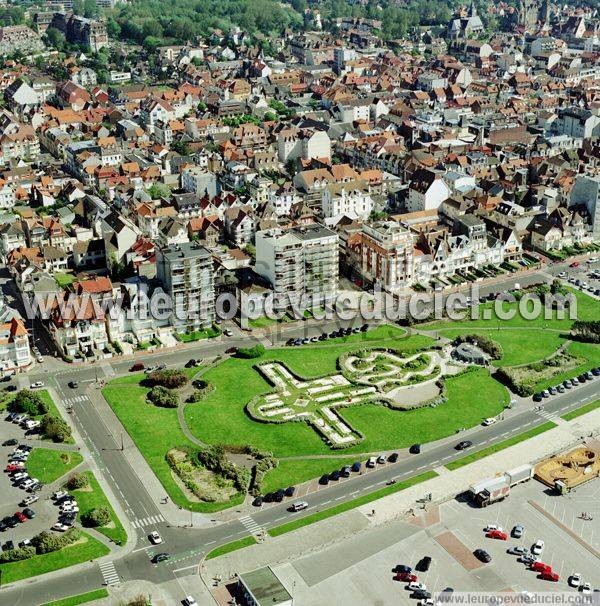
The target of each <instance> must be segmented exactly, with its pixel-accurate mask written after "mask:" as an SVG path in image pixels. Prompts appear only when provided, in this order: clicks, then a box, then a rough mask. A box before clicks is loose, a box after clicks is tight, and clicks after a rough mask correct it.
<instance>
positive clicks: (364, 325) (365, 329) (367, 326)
mask: <svg viewBox="0 0 600 606" xmlns="http://www.w3.org/2000/svg"><path fill="white" fill-rule="evenodd" d="M360 330H361V332H367V330H369V325H368V324H363V325H362V326H361V327H360Z"/></svg>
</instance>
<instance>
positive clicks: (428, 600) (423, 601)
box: [418, 598, 433, 606]
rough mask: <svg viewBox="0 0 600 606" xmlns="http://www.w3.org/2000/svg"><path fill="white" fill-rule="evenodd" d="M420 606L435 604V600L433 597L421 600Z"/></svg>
mask: <svg viewBox="0 0 600 606" xmlns="http://www.w3.org/2000/svg"><path fill="white" fill-rule="evenodd" d="M418 606H433V600H432V599H431V598H427V599H426V600H420V601H419V604H418Z"/></svg>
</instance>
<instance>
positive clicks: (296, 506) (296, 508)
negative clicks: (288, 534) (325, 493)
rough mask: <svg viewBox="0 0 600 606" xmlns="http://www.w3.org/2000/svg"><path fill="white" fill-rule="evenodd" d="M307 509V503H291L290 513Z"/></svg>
mask: <svg viewBox="0 0 600 606" xmlns="http://www.w3.org/2000/svg"><path fill="white" fill-rule="evenodd" d="M307 507H308V503H307V502H306V501H297V502H296V503H292V507H291V510H292V511H302V510H303V509H306V508H307Z"/></svg>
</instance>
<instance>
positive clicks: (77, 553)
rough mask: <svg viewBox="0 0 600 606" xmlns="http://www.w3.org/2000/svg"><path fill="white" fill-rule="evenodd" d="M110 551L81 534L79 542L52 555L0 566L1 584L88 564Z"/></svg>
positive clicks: (47, 554)
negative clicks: (0, 573)
mask: <svg viewBox="0 0 600 606" xmlns="http://www.w3.org/2000/svg"><path fill="white" fill-rule="evenodd" d="M109 552H110V549H109V548H108V547H106V545H104V544H103V543H101V542H100V541H98V540H96V539H94V538H93V537H91V536H90V535H89V534H87V533H85V532H84V533H82V539H81V542H77V543H74V544H72V545H69V546H68V547H65V548H64V549H60V550H59V551H53V552H52V553H46V554H44V555H36V556H33V557H32V558H29V559H28V560H21V561H19V562H8V563H6V564H0V570H1V571H2V583H3V584H8V583H14V582H15V581H20V580H22V579H27V578H29V577H35V576H39V575H40V574H45V573H46V572H52V571H53V570H59V569H61V568H67V566H74V565H75V564H81V563H82V562H89V561H90V560H95V559H96V558H101V557H102V556H105V555H107V554H108V553H109Z"/></svg>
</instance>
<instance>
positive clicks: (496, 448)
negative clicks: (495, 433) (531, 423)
mask: <svg viewBox="0 0 600 606" xmlns="http://www.w3.org/2000/svg"><path fill="white" fill-rule="evenodd" d="M555 427H556V423H553V422H552V421H548V422H547V423H544V424H543V425H539V426H538V427H534V428H533V429H530V430H528V431H524V432H523V433H519V434H517V435H516V436H512V438H507V439H506V440H502V442H498V443H497V444H492V445H491V446H488V447H487V448H483V449H482V450H478V451H477V452H473V453H472V454H470V455H467V456H466V457H462V458H460V459H456V461H451V462H450V463H448V464H447V465H445V467H446V468H447V469H450V470H451V471H452V470H454V469H459V468H460V467H464V466H465V465H468V464H469V463H473V462H474V461H478V460H479V459H483V458H485V457H489V456H490V455H492V454H494V453H496V452H500V451H501V450H504V449H505V448H509V447H510V446H514V445H515V444H518V443H519V442H523V441H525V440H529V438H533V437H535V436H537V435H539V434H541V433H544V432H545V431H548V430H549V429H554V428H555Z"/></svg>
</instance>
